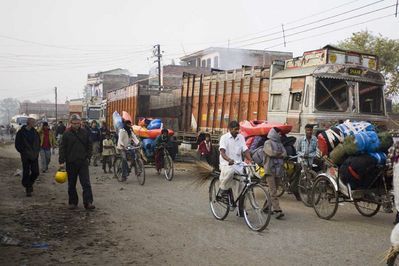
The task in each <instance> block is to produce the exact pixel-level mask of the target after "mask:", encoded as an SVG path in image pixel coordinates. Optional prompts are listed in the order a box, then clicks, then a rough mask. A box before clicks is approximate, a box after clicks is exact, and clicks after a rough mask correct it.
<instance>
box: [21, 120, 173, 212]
mask: <svg viewBox="0 0 399 266" xmlns="http://www.w3.org/2000/svg"><path fill="white" fill-rule="evenodd" d="M169 142H170V137H169V135H168V130H167V129H163V130H162V131H161V135H160V136H158V137H157V138H156V139H155V151H154V155H155V156H154V157H155V166H156V170H157V172H158V173H159V172H160V170H161V169H162V167H163V156H162V150H163V149H162V146H163V145H167V144H168V143H169ZM137 145H140V139H139V138H138V137H137V136H136V135H135V134H134V132H133V131H132V123H131V121H128V120H124V121H123V128H122V129H120V130H119V132H118V133H117V134H113V135H112V134H111V132H110V130H109V129H108V128H107V125H106V123H105V122H103V123H102V125H101V126H100V127H99V126H98V123H97V121H95V120H93V121H91V123H90V124H89V122H88V121H86V120H82V119H81V118H80V116H79V115H71V117H70V120H69V123H68V127H66V126H65V125H64V123H63V122H62V121H60V122H59V123H58V124H57V126H56V127H55V128H53V129H50V127H49V124H48V123H47V122H42V123H41V125H40V126H39V127H38V125H36V121H35V119H33V118H28V120H27V124H26V125H24V126H22V127H21V129H20V130H19V131H18V132H17V134H16V139H15V148H16V150H17V151H18V152H19V153H20V155H21V161H22V168H23V170H22V185H23V187H24V188H25V191H26V196H27V197H31V196H32V192H33V185H34V183H35V181H36V180H37V178H38V176H39V174H40V170H41V172H42V173H45V172H47V171H48V169H49V163H50V161H51V156H52V154H54V149H56V148H58V149H59V151H58V155H59V158H58V162H59V170H65V171H66V172H67V175H68V196H69V208H70V209H75V208H77V205H78V195H77V191H76V183H77V180H78V178H79V181H80V184H81V186H82V189H83V205H84V207H85V208H86V209H88V210H92V209H94V208H95V206H94V205H93V192H92V189H91V184H90V174H89V165H90V164H92V165H93V166H94V167H97V166H99V164H98V163H99V162H100V161H101V162H102V169H103V171H104V173H113V163H114V157H115V155H116V154H118V155H120V157H121V158H122V181H126V179H127V177H128V176H129V174H130V168H129V162H128V154H127V153H128V152H129V148H130V147H131V146H137ZM133 156H134V154H133ZM39 158H40V167H39ZM39 169H40V170H39Z"/></svg>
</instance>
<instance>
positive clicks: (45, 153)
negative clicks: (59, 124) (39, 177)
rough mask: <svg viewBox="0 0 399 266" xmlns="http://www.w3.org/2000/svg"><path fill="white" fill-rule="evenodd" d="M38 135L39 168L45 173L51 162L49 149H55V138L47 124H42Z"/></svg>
mask: <svg viewBox="0 0 399 266" xmlns="http://www.w3.org/2000/svg"><path fill="white" fill-rule="evenodd" d="M38 133H39V137H40V162H41V165H40V166H41V169H42V172H43V173H45V172H46V171H47V170H48V165H49V163H50V160H51V149H54V148H55V137H54V134H53V131H52V130H51V129H50V128H49V125H48V123H47V122H43V124H42V128H41V129H40V130H39V132H38Z"/></svg>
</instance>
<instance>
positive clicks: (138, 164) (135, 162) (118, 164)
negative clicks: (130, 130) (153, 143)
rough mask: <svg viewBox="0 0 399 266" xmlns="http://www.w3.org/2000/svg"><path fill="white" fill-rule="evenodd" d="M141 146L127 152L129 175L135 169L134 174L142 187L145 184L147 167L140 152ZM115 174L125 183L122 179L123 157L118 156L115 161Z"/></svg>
mask: <svg viewBox="0 0 399 266" xmlns="http://www.w3.org/2000/svg"><path fill="white" fill-rule="evenodd" d="M140 149H141V146H136V147H128V148H127V152H126V157H127V160H128V162H130V165H129V173H130V172H131V170H132V168H133V167H134V172H135V175H136V177H137V180H138V181H139V184H140V185H144V183H145V167H144V162H143V158H142V157H141V152H140ZM114 173H115V176H116V178H117V179H118V181H120V182H122V181H124V180H123V178H122V157H121V156H120V155H118V156H117V157H116V158H115V160H114Z"/></svg>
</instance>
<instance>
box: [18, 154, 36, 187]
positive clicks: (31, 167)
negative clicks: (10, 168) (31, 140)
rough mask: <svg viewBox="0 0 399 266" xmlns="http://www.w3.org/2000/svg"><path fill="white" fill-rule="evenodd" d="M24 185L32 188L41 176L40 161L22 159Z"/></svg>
mask: <svg viewBox="0 0 399 266" xmlns="http://www.w3.org/2000/svg"><path fill="white" fill-rule="evenodd" d="M22 169H23V170H22V185H23V186H24V187H26V188H31V187H32V186H33V184H34V183H35V180H36V178H37V177H38V176H39V160H38V159H36V160H29V159H22Z"/></svg>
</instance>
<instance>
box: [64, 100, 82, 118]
mask: <svg viewBox="0 0 399 266" xmlns="http://www.w3.org/2000/svg"><path fill="white" fill-rule="evenodd" d="M67 104H68V110H69V114H70V115H72V114H76V115H79V116H82V114H83V98H79V99H71V100H69V101H68V102H67Z"/></svg>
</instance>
